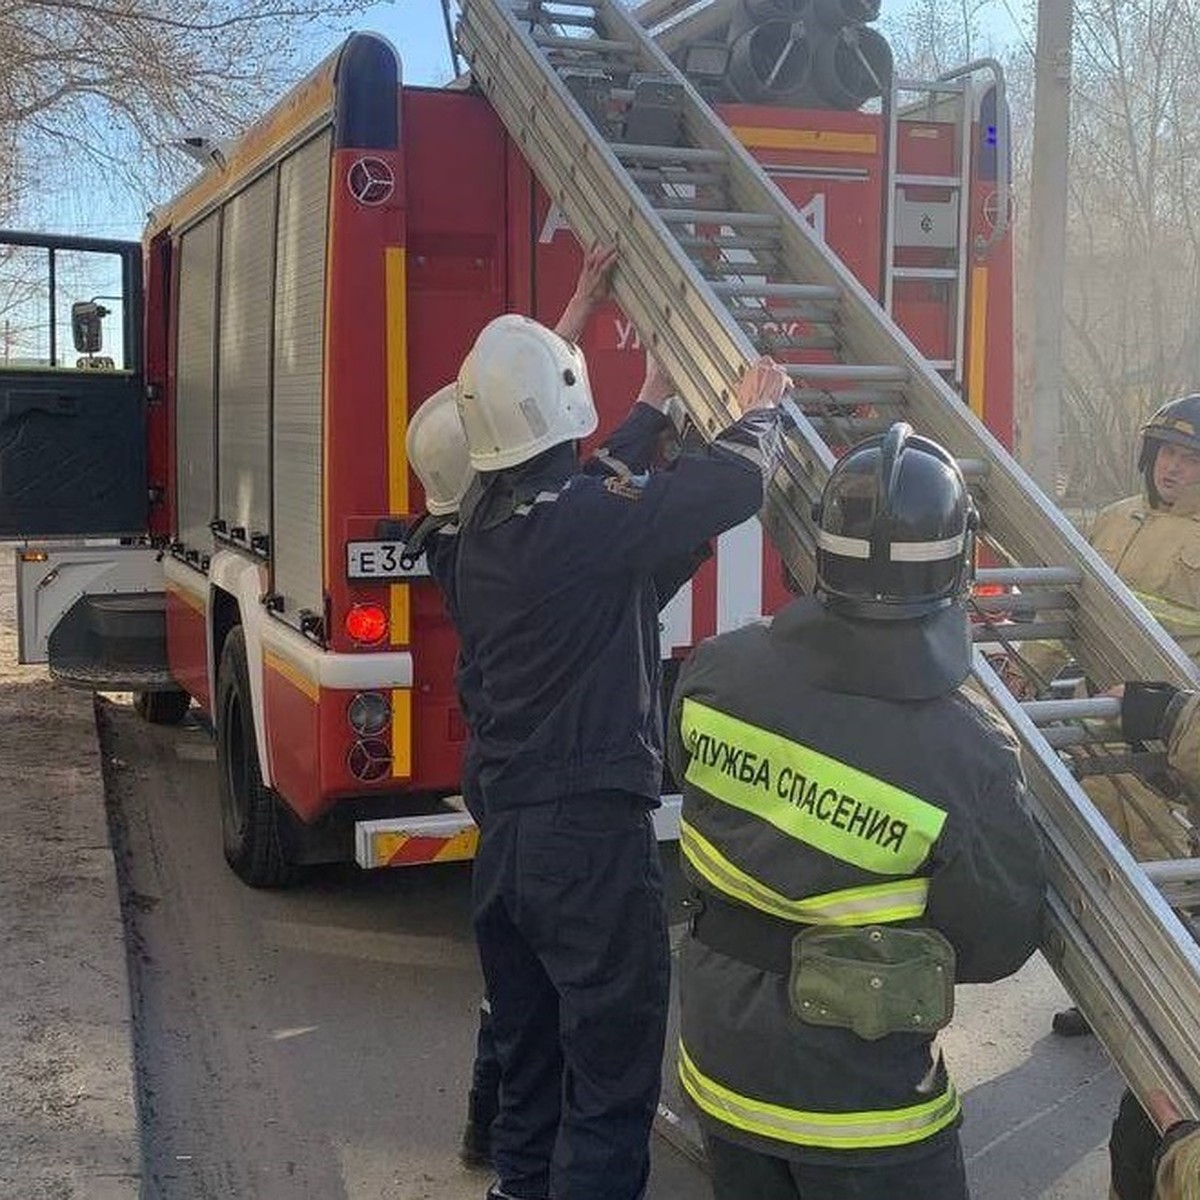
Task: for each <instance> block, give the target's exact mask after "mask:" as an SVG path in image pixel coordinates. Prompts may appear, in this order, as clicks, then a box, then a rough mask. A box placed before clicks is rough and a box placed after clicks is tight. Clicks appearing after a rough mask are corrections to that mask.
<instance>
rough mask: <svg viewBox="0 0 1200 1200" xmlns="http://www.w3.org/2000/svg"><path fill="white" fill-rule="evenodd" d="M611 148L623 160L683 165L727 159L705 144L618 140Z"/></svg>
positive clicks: (719, 161)
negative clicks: (658, 143)
mask: <svg viewBox="0 0 1200 1200" xmlns="http://www.w3.org/2000/svg"><path fill="white" fill-rule="evenodd" d="M609 149H610V150H612V152H613V153H614V154H615V155H616V156H617V158H618V159H619V160H620V161H621V162H634V161H636V162H657V163H664V164H667V165H671V164H677V165H680V166H683V165H684V164H687V165H693V164H695V163H723V162H724V161H725V155H724V154H722V153H721V151H720V150H706V149H704V147H703V146H640V145H637V144H636V143H634V142H617V143H616V144H615V145H612V146H610V147H609Z"/></svg>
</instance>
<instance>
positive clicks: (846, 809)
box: [682, 697, 946, 875]
mask: <svg viewBox="0 0 1200 1200" xmlns="http://www.w3.org/2000/svg"><path fill="white" fill-rule="evenodd" d="M682 727H683V740H684V745H685V746H686V747H687V751H688V754H689V756H690V761H689V762H688V769H687V774H686V779H687V781H688V783H690V784H692V785H694V786H695V787H698V788H700V789H701V790H702V791H705V792H707V793H708V794H709V795H710V796H715V797H716V798H717V799H718V800H723V801H725V803H726V804H732V805H733V806H734V807H735V808H740V809H742V810H743V811H744V812H748V813H752V814H754V816H756V817H761V818H762V819H763V820H764V821H768V822H770V823H771V824H772V825H774V826H775V828H776V829H778V830H779V831H780V832H781V833H785V834H787V835H788V836H789V837H793V838H796V839H797V840H798V841H802V842H806V843H807V844H808V845H810V846H815V847H816V848H817V849H818V850H823V851H824V852H825V853H826V854H830V855H832V856H833V857H834V858H837V859H840V860H841V861H842V862H848V863H853V864H854V865H855V866H856V867H861V868H862V869H863V870H864V871H873V872H875V873H876V874H878V875H911V874H913V873H914V872H915V871H916V870H917V868H918V867H920V866H921V864H922V863H923V862H924V861H925V859H926V858H927V857H928V855H929V851H930V848H931V847H932V846H933V843H934V842H935V841H936V840H937V837H938V834H940V833H941V831H942V825H943V824H944V823H945V820H946V814H945V813H944V812H943V811H942V810H941V809H940V808H937V807H936V806H935V805H933V804H929V803H927V802H926V801H924V800H922V799H921V798H920V797H918V796H914V795H912V794H911V793H909V792H906V791H904V790H903V789H901V788H898V787H893V786H892V785H891V784H890V783H885V782H884V781H883V780H882V779H876V778H874V777H873V776H871V775H868V774H867V773H866V772H865V771H859V770H858V769H857V768H855V767H851V766H849V765H848V764H847V763H843V762H839V761H838V760H837V759H836V758H830V757H829V756H828V755H825V754H821V753H819V752H818V751H816V750H813V749H812V748H811V747H808V746H802V745H800V743H799V742H793V741H790V740H789V739H788V738H785V737H780V736H779V735H778V734H775V733H769V732H768V731H767V730H765V729H759V728H758V727H757V726H755V725H750V724H749V723H747V722H746V721H739V720H738V719H737V718H736V717H731V716H729V715H727V714H726V713H722V712H718V711H717V710H716V709H714V708H709V707H708V706H707V705H705V704H701V703H700V702H699V701H698V700H693V699H692V698H690V697H689V698H688V699H686V700H684V702H683V718H682Z"/></svg>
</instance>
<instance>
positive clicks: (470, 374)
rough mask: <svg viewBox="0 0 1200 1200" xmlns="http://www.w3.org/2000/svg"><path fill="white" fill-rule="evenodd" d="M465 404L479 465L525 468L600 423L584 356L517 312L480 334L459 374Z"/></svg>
mask: <svg viewBox="0 0 1200 1200" xmlns="http://www.w3.org/2000/svg"><path fill="white" fill-rule="evenodd" d="M458 405H459V413H460V415H461V417H462V423H463V429H464V430H465V431H466V435H467V444H468V446H469V447H470V455H471V465H472V466H473V467H474V468H475V469H476V470H477V471H502V470H505V469H506V468H508V467H516V466H520V465H521V464H522V463H525V462H529V460H530V459H532V458H536V457H537V456H538V455H539V454H541V453H542V452H543V451H545V450H549V449H550V448H551V447H552V446H558V445H561V444H562V443H563V442H573V441H577V440H578V439H580V438H585V437H587V436H588V434H590V433H593V432H594V431H595V429H596V425H597V424H598V418H597V416H596V406H595V404H594V403H593V401H592V390H591V386H590V385H589V383H588V375H587V363H586V362H585V361H584V357H583V354H582V353H581V352H580V351H579V349H578V348H577V347H575V346H572V345H571V343H570V342H567V341H564V340H563V339H562V338H561V337H559V336H558V334H556V333H554V332H553V331H552V330H549V329H547V328H546V327H545V326H544V325H539V324H538V322H537V321H531V320H530V319H529V318H528V317H520V316H516V315H515V314H511V313H510V314H509V315H507V316H503V317H497V318H496V319H495V320H494V321H491V322H490V323H489V324H488V325H486V326H485V327H484V329H483V332H482V333H480V335H479V336H478V337H477V338H476V339H475V345H474V346H473V347H472V348H471V352H470V354H468V355H467V357H466V359H464V361H463V364H462V367H461V369H460V370H459V373H458Z"/></svg>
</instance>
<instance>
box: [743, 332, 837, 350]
mask: <svg viewBox="0 0 1200 1200" xmlns="http://www.w3.org/2000/svg"><path fill="white" fill-rule="evenodd" d="M841 344H842V343H841V342H840V341H839V340H838V338H836V337H834V335H833V334H832V333H814V334H800V335H798V336H797V335H795V334H782V333H780V334H774V333H763V334H760V335H759V336H758V338H757V339H756V345H758V348H759V349H760V350H838V349H840V348H841Z"/></svg>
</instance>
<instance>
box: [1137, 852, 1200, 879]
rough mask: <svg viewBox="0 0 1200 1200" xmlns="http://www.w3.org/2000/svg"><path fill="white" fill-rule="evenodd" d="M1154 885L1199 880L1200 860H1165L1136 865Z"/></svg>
mask: <svg viewBox="0 0 1200 1200" xmlns="http://www.w3.org/2000/svg"><path fill="white" fill-rule="evenodd" d="M1138 865H1139V866H1140V867H1141V868H1142V870H1143V871H1145V872H1146V874H1147V875H1148V876H1149V877H1150V879H1151V880H1153V882H1154V883H1157V884H1164V883H1194V882H1195V881H1196V880H1200V858H1167V859H1163V860H1162V861H1160V862H1144V863H1139V864H1138Z"/></svg>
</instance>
